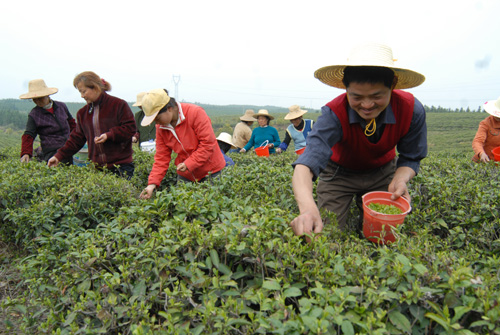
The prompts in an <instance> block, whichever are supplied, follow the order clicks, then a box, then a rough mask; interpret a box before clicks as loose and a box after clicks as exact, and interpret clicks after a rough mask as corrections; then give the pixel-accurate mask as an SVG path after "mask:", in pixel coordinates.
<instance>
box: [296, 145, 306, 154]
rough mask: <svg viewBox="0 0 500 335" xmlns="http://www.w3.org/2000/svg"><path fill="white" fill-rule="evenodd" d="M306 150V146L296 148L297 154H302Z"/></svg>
mask: <svg viewBox="0 0 500 335" xmlns="http://www.w3.org/2000/svg"><path fill="white" fill-rule="evenodd" d="M304 150H306V147H303V148H302V149H299V150H295V153H296V154H297V155H302V154H303V153H304Z"/></svg>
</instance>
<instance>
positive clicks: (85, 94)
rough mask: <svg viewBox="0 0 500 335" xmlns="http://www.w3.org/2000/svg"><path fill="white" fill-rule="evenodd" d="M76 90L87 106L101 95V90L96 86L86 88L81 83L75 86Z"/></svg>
mask: <svg viewBox="0 0 500 335" xmlns="http://www.w3.org/2000/svg"><path fill="white" fill-rule="evenodd" d="M76 88H77V89H78V92H80V95H81V96H82V98H83V99H84V100H85V101H86V102H87V103H88V104H90V103H92V102H95V101H96V100H97V99H99V96H100V95H101V89H100V88H99V87H97V86H96V87H94V88H90V87H87V86H85V85H84V84H83V82H82V81H81V82H79V83H78V84H77V85H76Z"/></svg>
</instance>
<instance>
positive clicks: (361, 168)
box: [291, 43, 427, 240]
mask: <svg viewBox="0 0 500 335" xmlns="http://www.w3.org/2000/svg"><path fill="white" fill-rule="evenodd" d="M314 76H315V77H316V78H317V79H319V80H320V81H321V82H323V83H325V84H327V85H329V86H333V87H337V88H341V89H345V90H346V92H345V93H343V94H341V95H340V96H338V97H337V98H335V99H333V100H332V101H330V102H329V103H327V104H326V106H324V107H323V108H322V115H321V116H320V117H319V118H318V120H317V121H316V123H315V125H314V129H313V130H312V132H311V133H310V134H309V136H308V138H307V150H306V151H305V152H304V154H303V155H301V156H299V158H298V159H297V160H296V161H295V162H294V163H293V166H294V175H293V179H292V183H293V190H294V194H295V199H296V201H297V204H298V207H299V210H300V215H299V216H298V217H296V218H295V219H294V220H293V221H292V222H291V226H292V229H293V231H294V233H295V234H296V235H302V234H309V233H319V232H321V231H322V230H323V221H322V219H321V215H320V212H319V209H318V208H324V209H325V210H327V211H330V212H334V213H335V214H336V215H337V221H338V224H339V227H340V228H341V229H345V228H346V226H347V214H348V212H349V207H350V204H351V201H352V199H353V197H356V203H357V205H358V207H359V208H361V209H362V203H361V196H362V195H363V194H365V193H367V192H371V191H389V192H391V193H392V198H393V199H397V198H399V197H401V196H404V197H406V198H407V199H410V196H409V193H408V188H407V183H408V182H409V181H410V180H411V179H412V178H413V177H414V176H415V175H416V174H417V173H418V169H419V166H420V161H421V160H422V159H423V158H424V157H425V156H426V155H427V128H426V123H425V111H424V108H423V106H422V104H421V103H420V102H419V101H418V100H417V99H416V98H414V96H413V95H412V94H410V93H408V92H404V91H401V90H400V89H408V88H412V87H416V86H418V85H420V84H422V83H423V82H424V80H425V77H424V76H423V75H421V74H420V73H417V72H415V71H412V70H408V69H404V68H400V67H397V66H395V65H394V59H393V56H392V49H391V48H390V47H388V46H386V45H382V44H375V43H370V44H365V45H361V46H358V47H356V48H354V49H353V50H352V51H351V54H350V56H349V58H348V60H347V62H346V63H345V64H343V65H334V66H327V67H323V68H320V69H318V70H317V71H316V72H315V73H314ZM396 149H397V153H398V155H396ZM318 177H319V181H318V185H317V195H318V204H316V203H315V201H314V198H313V194H312V191H313V180H315V179H316V178H318ZM358 229H359V227H358ZM306 239H307V240H309V237H306Z"/></svg>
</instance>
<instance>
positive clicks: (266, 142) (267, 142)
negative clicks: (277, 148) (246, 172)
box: [259, 140, 269, 148]
mask: <svg viewBox="0 0 500 335" xmlns="http://www.w3.org/2000/svg"><path fill="white" fill-rule="evenodd" d="M268 144H269V140H265V141H264V142H262V144H261V145H260V146H259V148H262V147H263V146H267V145H268Z"/></svg>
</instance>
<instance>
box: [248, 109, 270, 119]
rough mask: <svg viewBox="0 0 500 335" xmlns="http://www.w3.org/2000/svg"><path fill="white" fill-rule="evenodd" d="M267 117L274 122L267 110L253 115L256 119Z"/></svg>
mask: <svg viewBox="0 0 500 335" xmlns="http://www.w3.org/2000/svg"><path fill="white" fill-rule="evenodd" d="M261 115H262V116H267V117H268V118H269V119H270V120H274V116H272V115H270V114H269V112H268V111H267V109H259V112H258V113H255V114H254V115H253V117H254V118H255V119H256V118H258V117H259V116H261Z"/></svg>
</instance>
